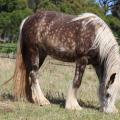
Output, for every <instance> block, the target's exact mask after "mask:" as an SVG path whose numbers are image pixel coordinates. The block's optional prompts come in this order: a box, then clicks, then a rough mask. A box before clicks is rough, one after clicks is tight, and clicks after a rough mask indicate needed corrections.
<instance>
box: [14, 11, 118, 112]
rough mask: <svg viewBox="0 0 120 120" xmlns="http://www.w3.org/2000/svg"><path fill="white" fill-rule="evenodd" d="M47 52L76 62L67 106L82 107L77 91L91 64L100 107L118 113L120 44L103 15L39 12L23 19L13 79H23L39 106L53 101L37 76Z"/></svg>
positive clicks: (75, 108)
mask: <svg viewBox="0 0 120 120" xmlns="http://www.w3.org/2000/svg"><path fill="white" fill-rule="evenodd" d="M47 55H49V56H51V57H53V58H55V59H57V60H61V61H64V62H74V63H75V64H76V69H75V75H74V79H73V81H72V83H71V85H70V87H69V90H68V94H67V98H66V103H65V108H66V109H71V110H81V109H82V107H81V106H80V105H79V104H78V101H77V91H78V88H79V87H80V85H81V82H82V76H83V73H84V71H85V68H86V66H87V65H88V64H91V65H93V67H94V68H95V71H96V74H97V76H98V78H99V99H100V108H101V110H102V111H103V112H107V113H112V112H113V113H114V112H118V110H117V108H116V106H115V102H116V98H117V95H118V89H119V82H120V79H119V75H120V61H119V59H120V55H119V46H118V43H117V41H116V39H115V37H114V35H113V33H112V31H111V29H110V28H109V26H108V25H107V24H106V23H105V22H104V21H103V20H102V19H101V18H100V17H98V16H97V15H96V14H93V13H83V14H81V15H78V16H76V15H68V14H64V13H60V12H55V11H39V12H37V13H35V14H33V15H31V16H29V17H27V18H25V19H24V20H23V21H22V23H21V27H20V35H19V42H18V51H17V58H16V69H15V75H14V79H15V80H16V81H21V84H22V85H23V86H24V88H25V92H26V94H27V98H28V99H30V98H31V99H32V101H33V102H34V103H37V104H39V105H49V104H50V102H49V101H48V100H47V98H46V97H45V96H44V94H43V92H42V90H41V88H40V84H39V79H38V76H37V72H38V70H39V69H40V67H41V66H42V64H43V62H44V60H45V58H46V56H47ZM17 87H19V85H18V86H16V89H15V95H16V96H17V90H18V89H17ZM28 92H30V94H28Z"/></svg>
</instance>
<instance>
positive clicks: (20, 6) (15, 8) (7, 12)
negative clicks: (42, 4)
mask: <svg viewBox="0 0 120 120" xmlns="http://www.w3.org/2000/svg"><path fill="white" fill-rule="evenodd" d="M31 13H32V10H30V9H29V8H27V2H26V0H0V35H1V36H3V37H6V38H7V39H9V40H17V37H18V31H19V26H20V23H21V21H22V20H23V19H24V18H25V17H26V16H28V15H30V14H31Z"/></svg>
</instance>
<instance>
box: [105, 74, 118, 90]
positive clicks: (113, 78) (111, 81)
mask: <svg viewBox="0 0 120 120" xmlns="http://www.w3.org/2000/svg"><path fill="white" fill-rule="evenodd" d="M115 75H116V73H113V74H112V75H111V76H110V80H109V81H108V84H107V86H106V87H107V88H109V86H110V85H112V84H113V83H114V80H115Z"/></svg>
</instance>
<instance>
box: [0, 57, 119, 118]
mask: <svg viewBox="0 0 120 120" xmlns="http://www.w3.org/2000/svg"><path fill="white" fill-rule="evenodd" d="M14 65H15V60H13V59H7V58H0V84H2V83H3V82H4V81H5V80H7V79H9V78H10V77H11V76H12V75H13V72H14ZM74 70H75V65H74V64H70V63H62V62H60V61H57V60H53V59H51V58H49V57H48V58H47V59H46V61H45V63H44V64H43V66H42V67H41V70H40V71H39V77H40V84H41V88H42V90H43V92H44V94H45V95H46V97H47V98H48V99H49V100H50V101H51V105H50V106H43V107H41V106H38V105H36V104H32V103H25V102H22V101H21V102H20V101H19V102H17V101H13V100H12V89H13V85H12V84H13V81H10V82H9V83H8V84H6V85H5V86H2V87H0V101H1V102H4V104H5V105H6V109H3V108H2V105H1V104H0V120H120V102H117V108H118V109H119V113H118V114H106V113H102V112H100V111H99V100H98V95H97V89H98V79H97V77H96V74H95V72H94V70H93V68H92V67H91V66H87V68H86V71H85V74H84V77H83V81H82V85H81V87H80V89H79V92H78V100H79V103H80V105H81V106H82V107H83V109H82V110H81V111H71V110H66V109H64V105H65V98H66V94H67V90H68V86H69V84H70V82H71V80H72V79H73V77H74ZM7 107H8V108H7Z"/></svg>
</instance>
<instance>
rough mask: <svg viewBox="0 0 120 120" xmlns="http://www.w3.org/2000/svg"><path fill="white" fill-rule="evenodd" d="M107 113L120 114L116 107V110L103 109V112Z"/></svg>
mask: <svg viewBox="0 0 120 120" xmlns="http://www.w3.org/2000/svg"><path fill="white" fill-rule="evenodd" d="M102 111H103V112H105V113H118V109H117V108H116V107H114V108H103V110H102Z"/></svg>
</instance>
